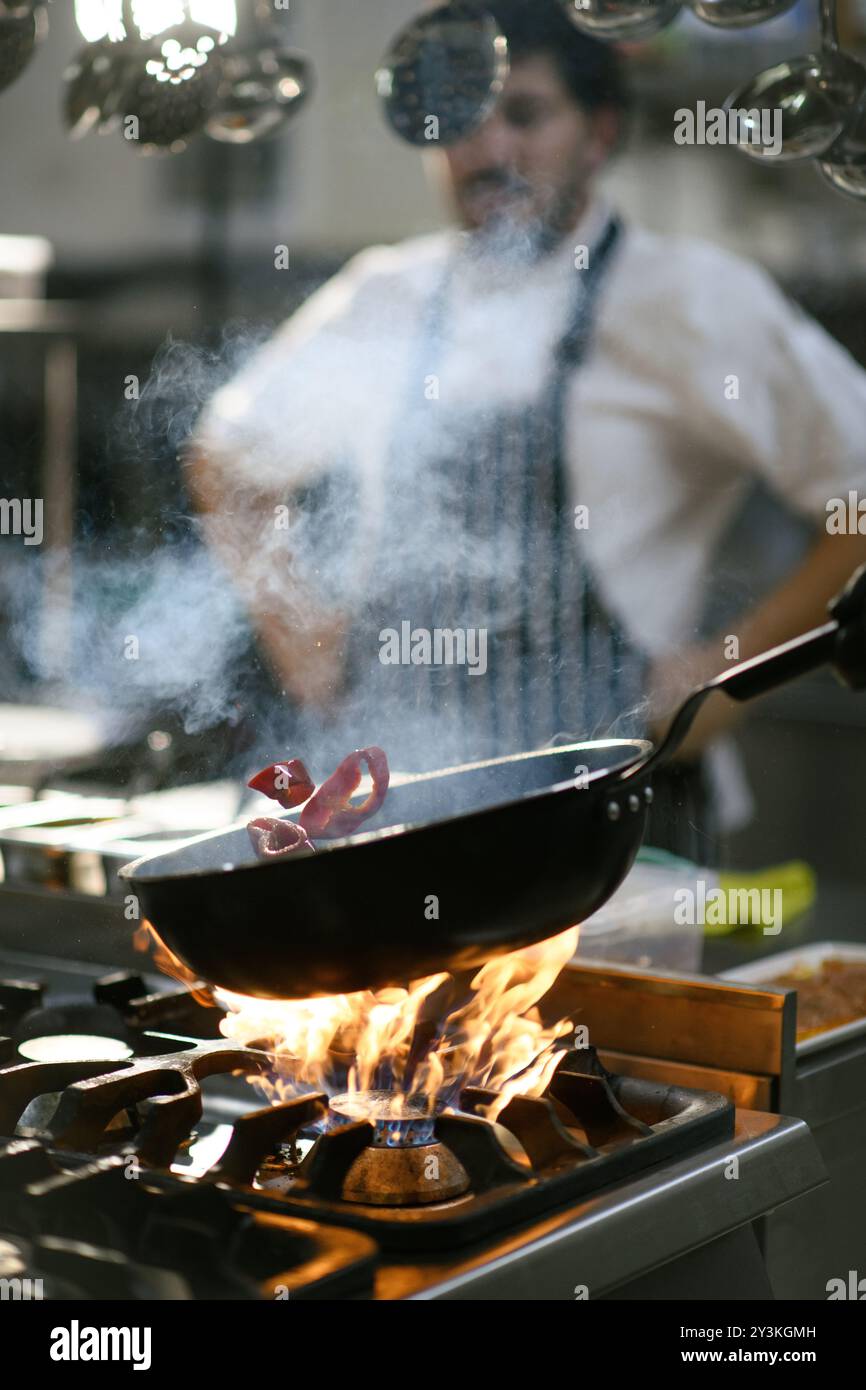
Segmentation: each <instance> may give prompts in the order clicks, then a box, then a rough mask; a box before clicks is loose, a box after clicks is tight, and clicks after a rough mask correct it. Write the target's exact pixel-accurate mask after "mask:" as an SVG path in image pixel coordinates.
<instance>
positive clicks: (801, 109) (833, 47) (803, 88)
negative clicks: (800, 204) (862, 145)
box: [725, 0, 866, 163]
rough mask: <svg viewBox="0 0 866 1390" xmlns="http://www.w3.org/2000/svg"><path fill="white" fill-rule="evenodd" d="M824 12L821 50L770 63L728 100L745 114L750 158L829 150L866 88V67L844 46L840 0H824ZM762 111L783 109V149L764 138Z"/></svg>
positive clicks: (743, 146) (745, 150)
mask: <svg viewBox="0 0 866 1390" xmlns="http://www.w3.org/2000/svg"><path fill="white" fill-rule="evenodd" d="M820 14H821V47H820V50H819V51H818V52H817V53H807V54H806V55H805V56H804V57H802V58H788V59H787V60H786V61H785V62H782V63H777V64H776V65H775V66H774V67H771V68H766V69H765V70H764V71H763V72H760V73H758V75H757V77H753V78H752V80H751V81H750V82H747V83H746V84H745V86H743V87H740V88H739V89H738V90H737V91H736V92H734V93H732V95H731V96H729V97H728V99H727V101H726V102H725V109H726V110H727V111H732V110H733V111H737V112H738V113H739V114H738V120H737V125H738V135H739V141H740V143H739V145H738V146H737V148H738V149H739V150H740V151H741V153H742V154H744V155H747V156H748V157H749V158H750V159H776V160H779V161H780V162H784V163H793V162H794V161H796V160H805V159H815V158H817V157H819V156H821V155H824V154H826V153H827V151H828V150H829V149H830V147H831V145H832V144H833V142H834V141H835V140H838V138H839V136H840V135H841V134H842V132H843V130H844V129H845V124H846V121H847V120H848V119H849V118H850V114H851V111H852V110H853V109H854V108H855V107H856V105H857V103H858V101H859V100H860V98H861V97H862V95H863V93H864V91H866V68H864V67H863V65H862V64H861V63H858V62H856V61H855V59H853V58H850V57H848V55H847V54H845V53H842V52H841V50H840V48H839V38H838V32H837V27H836V0H821V6H820ZM762 110H763V111H771V112H779V113H780V119H781V126H782V137H781V149H780V150H779V151H778V152H774V149H773V146H772V145H769V144H764V143H762V142H761V140H760V139H759V138H758V137H759V136H760V129H759V127H760V113H761V111H762ZM756 118H757V120H756Z"/></svg>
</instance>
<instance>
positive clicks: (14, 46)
mask: <svg viewBox="0 0 866 1390" xmlns="http://www.w3.org/2000/svg"><path fill="white" fill-rule="evenodd" d="M47 32H48V18H47V15H46V12H45V7H44V5H41V4H40V5H35V4H30V5H26V4H19V3H16V4H14V5H13V6H11V7H9V6H8V5H2V4H0V92H2V91H3V90H4V88H6V87H9V86H10V85H11V84H12V83H13V82H14V81H15V79H16V77H20V75H21V73H22V72H23V71H24V69H25V68H26V66H27V64H28V63H29V62H30V59H31V58H32V57H33V50H34V49H35V47H36V45H37V44H38V43H39V42H40V41H41V40H42V39H43V38H44V37H45V35H46V33H47Z"/></svg>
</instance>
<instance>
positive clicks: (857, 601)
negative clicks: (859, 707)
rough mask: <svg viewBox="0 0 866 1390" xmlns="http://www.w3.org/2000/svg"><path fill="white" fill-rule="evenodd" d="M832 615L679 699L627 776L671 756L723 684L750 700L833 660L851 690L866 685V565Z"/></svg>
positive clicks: (652, 769)
mask: <svg viewBox="0 0 866 1390" xmlns="http://www.w3.org/2000/svg"><path fill="white" fill-rule="evenodd" d="M827 606H828V609H829V612H830V621H829V622H827V623H824V624H823V626H821V627H816V628H813V629H812V630H811V632H804V633H803V634H802V636H800V637H792V638H791V640H790V641H789V642H783V643H782V644H781V646H779V647H773V648H772V649H771V650H770V651H768V652H762V653H761V654H760V655H759V656H753V657H751V658H750V659H749V660H748V661H742V662H740V664H739V665H737V666H732V667H731V668H730V670H728V671H723V672H722V673H721V675H718V676H714V677H713V679H712V680H709V681H707V682H706V684H705V685H699V686H698V687H697V688H696V689H695V690H693V691H692V693H691V694H690V695H689V696H688V697H687V698H686V700H684V702H683V703H682V704H681V705H680V707H679V709H678V710H677V712H676V714H675V715H674V717H673V719H672V720H671V723H670V726H669V728H668V730H667V733H666V734H665V736H664V738H663V739H662V741H661V743H660V744H658V746H657V747H656V748H654V749H653V750H652V752H651V753H649V754H647V756H646V758H644V759H643V760H642V761H641V762H639V763H636V764H633V765H632V767H630V768H628V769H627V770H626V772H625V773H624V774H623V780H625V779H627V778H632V777H634V776H636V775H640V776H641V777H644V776H646V774H647V773H650V772H656V771H657V770H658V769H659V768H661V767H664V766H665V765H666V764H667V763H669V762H670V761H671V759H672V758H673V757H674V755H675V754H676V753H677V751H678V749H679V748H681V747H682V744H683V741H684V739H685V737H686V734H687V733H688V732H689V729H690V728H691V727H692V724H693V723H694V720H695V716H696V714H697V712H698V710H699V709H700V708H701V705H702V704H703V703H704V701H705V700H706V698H707V696H708V695H712V693H713V692H714V691H715V690H721V691H723V692H724V693H725V695H727V696H729V697H730V699H732V700H740V701H741V700H751V699H753V698H754V697H755V696H757V695H764V694H766V692H767V691H768V690H775V688H776V687H777V686H780V685H784V684H785V683H786V682H787V681H790V680H794V679H795V678H796V677H797V676H803V675H805V674H806V672H807V671H814V670H816V669H817V668H818V667H819V666H825V665H830V666H832V668H833V670H834V671H835V673H836V675H837V676H838V677H839V679H840V680H841V681H842V682H843V684H845V685H847V686H850V688H851V689H852V690H863V689H866V565H861V566H860V568H859V569H858V570H855V571H854V573H853V574H852V576H851V578H850V579H849V580H848V583H847V584H846V585H845V588H844V589H843V590H842V592H841V593H839V594H837V595H836V597H835V598H834V599H832V600H831V601H830V603H829V604H828V605H827Z"/></svg>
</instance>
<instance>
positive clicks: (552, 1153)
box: [0, 1035, 734, 1251]
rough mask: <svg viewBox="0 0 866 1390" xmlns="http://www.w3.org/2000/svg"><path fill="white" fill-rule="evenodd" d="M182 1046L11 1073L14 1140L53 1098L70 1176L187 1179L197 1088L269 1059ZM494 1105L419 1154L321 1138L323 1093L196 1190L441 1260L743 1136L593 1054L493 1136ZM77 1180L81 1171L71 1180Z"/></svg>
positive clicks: (8, 1126) (250, 1142)
mask: <svg viewBox="0 0 866 1390" xmlns="http://www.w3.org/2000/svg"><path fill="white" fill-rule="evenodd" d="M166 1041H168V1039H167V1038H166V1037H165V1035H163V1045H165V1042H166ZM173 1041H174V1043H175V1044H176V1045H177V1048H178V1049H182V1050H176V1051H174V1052H169V1053H163V1054H162V1055H158V1056H144V1057H138V1058H135V1059H131V1060H130V1061H128V1062H125V1063H123V1064H121V1065H120V1066H118V1067H114V1068H113V1069H112V1070H110V1071H106V1069H105V1066H104V1064H96V1063H92V1062H91V1063H53V1064H42V1063H38V1062H33V1063H24V1064H19V1065H17V1066H12V1067H8V1068H6V1069H4V1070H0V1134H7V1135H12V1134H14V1133H15V1130H16V1126H17V1125H18V1123H19V1121H20V1119H21V1116H22V1115H23V1114H25V1112H26V1111H27V1109H28V1106H30V1105H32V1103H33V1102H34V1101H36V1099H37V1097H40V1096H43V1095H45V1093H48V1094H49V1095H51V1096H53V1097H54V1103H53V1108H52V1110H51V1113H50V1115H49V1116H48V1117H47V1119H46V1120H45V1122H44V1123H45V1126H46V1137H47V1139H48V1140H49V1142H50V1144H51V1146H52V1148H53V1150H54V1151H55V1152H56V1153H57V1154H60V1155H62V1154H64V1153H65V1154H68V1155H69V1160H70V1162H71V1166H73V1167H74V1162H72V1160H73V1156H74V1155H78V1156H91V1157H92V1156H93V1155H98V1154H100V1153H102V1154H104V1153H105V1152H106V1150H109V1151H110V1150H112V1149H114V1150H115V1152H121V1153H122V1154H125V1155H127V1156H129V1155H132V1156H134V1157H135V1159H136V1161H137V1162H139V1163H141V1164H142V1165H144V1166H145V1167H147V1168H148V1169H151V1170H154V1171H153V1172H150V1173H149V1174H148V1181H149V1182H151V1180H152V1181H153V1182H154V1183H156V1184H157V1186H159V1183H160V1182H161V1181H162V1178H163V1175H165V1176H166V1177H167V1178H168V1180H170V1181H172V1182H175V1181H177V1180H178V1179H177V1178H176V1177H175V1176H174V1175H167V1173H166V1170H168V1168H169V1166H170V1165H171V1164H172V1163H173V1162H174V1160H175V1157H176V1155H177V1153H178V1150H179V1149H180V1148H181V1147H182V1146H183V1145H184V1144H185V1143H187V1142H188V1141H189V1138H190V1136H191V1134H192V1133H193V1131H194V1129H195V1126H196V1125H197V1124H198V1123H199V1121H200V1119H201V1115H202V1097H201V1088H200V1084H199V1083H200V1081H201V1080H202V1079H204V1078H205V1077H208V1076H213V1075H217V1074H220V1073H229V1072H233V1071H238V1070H239V1071H242V1072H244V1073H245V1074H247V1075H253V1074H255V1073H257V1072H258V1073H262V1074H266V1073H268V1072H269V1071H270V1070H271V1067H272V1058H271V1057H270V1056H269V1054H268V1053H267V1051H265V1050H264V1049H259V1048H255V1047H253V1048H249V1047H247V1048H243V1047H238V1046H237V1045H235V1044H234V1043H230V1042H227V1041H225V1040H223V1041H221V1042H204V1043H200V1044H198V1045H196V1046H192V1047H190V1046H189V1045H188V1044H189V1040H188V1039H182V1038H177V1039H174V1040H173ZM492 1098H493V1095H492V1093H491V1092H485V1091H482V1090H479V1089H477V1088H467V1089H466V1090H464V1092H463V1093H462V1096H461V1106H460V1113H454V1114H443V1115H439V1116H438V1117H436V1119H435V1121H434V1122H433V1125H432V1132H431V1133H429V1134H427V1135H423V1134H422V1136H421V1140H420V1142H419V1141H418V1136H417V1135H414V1136H413V1137H412V1140H411V1142H407V1143H405V1144H403V1143H401V1142H399V1138H398V1142H397V1143H396V1145H395V1146H393V1147H392V1146H391V1144H390V1143H388V1142H386V1143H384V1144H382V1143H380V1136H379V1133H378V1130H379V1126H378V1125H377V1123H376V1122H371V1121H370V1120H368V1119H352V1118H351V1116H349V1117H347V1116H345V1115H343V1116H339V1117H338V1118H339V1119H340V1120H341V1121H342V1122H341V1123H338V1124H336V1125H334V1127H331V1128H329V1129H327V1130H326V1131H325V1132H321V1131H322V1125H323V1123H324V1122H325V1121H326V1119H327V1116H328V1101H327V1098H326V1097H325V1096H324V1095H310V1096H305V1097H302V1098H300V1099H295V1100H290V1101H286V1102H283V1103H281V1104H276V1105H269V1106H266V1107H264V1108H262V1109H260V1110H255V1111H250V1112H248V1113H247V1114H245V1115H244V1116H242V1117H241V1118H239V1119H238V1120H236V1121H235V1124H234V1125H233V1127H232V1133H231V1137H230V1139H229V1142H228V1145H227V1147H226V1149H225V1150H224V1152H223V1154H222V1157H221V1158H220V1159H219V1161H218V1162H217V1163H216V1164H215V1165H213V1166H212V1167H211V1168H209V1169H208V1171H207V1172H205V1173H204V1174H203V1175H202V1176H201V1177H200V1178H198V1179H196V1180H195V1181H194V1182H193V1181H191V1180H189V1179H187V1180H185V1181H186V1182H187V1185H188V1186H190V1187H193V1188H194V1187H201V1188H205V1189H206V1188H208V1187H211V1188H214V1187H216V1188H217V1189H219V1190H222V1191H226V1192H229V1193H231V1194H233V1195H234V1197H235V1198H236V1199H240V1198H241V1197H242V1198H243V1201H244V1204H245V1206H247V1207H248V1208H249V1209H251V1210H256V1211H259V1212H272V1213H280V1214H282V1215H293V1216H295V1217H297V1218H300V1219H307V1220H313V1221H317V1222H325V1223H329V1224H335V1225H339V1226H342V1227H352V1228H355V1230H357V1231H362V1232H366V1233H368V1234H371V1235H374V1236H375V1238H376V1241H377V1243H378V1244H379V1246H380V1247H382V1248H383V1249H386V1250H388V1249H391V1250H413V1251H419V1250H430V1251H433V1250H443V1249H447V1248H453V1247H454V1246H457V1245H460V1244H465V1243H469V1242H472V1241H477V1240H481V1239H483V1238H484V1237H486V1236H488V1235H490V1234H492V1233H500V1232H501V1231H502V1230H503V1229H504V1228H506V1227H508V1226H514V1225H517V1224H519V1223H520V1222H522V1221H524V1220H528V1219H529V1218H531V1217H533V1216H535V1215H537V1214H539V1213H541V1212H544V1211H547V1210H550V1209H552V1208H555V1207H557V1206H561V1205H563V1204H565V1203H567V1202H571V1201H575V1200H578V1199H580V1198H583V1197H586V1196H588V1195H590V1194H591V1193H593V1192H596V1191H598V1190H599V1189H601V1188H602V1187H606V1186H608V1185H609V1184H611V1183H614V1182H618V1181H621V1180H623V1179H625V1178H628V1177H631V1176H634V1175H635V1174H637V1173H639V1172H641V1171H643V1170H645V1169H646V1168H648V1167H650V1166H653V1165H656V1164H659V1163H662V1162H664V1161H665V1160H668V1159H670V1158H672V1157H674V1156H676V1155H679V1154H682V1153H685V1152H688V1151H690V1150H693V1149H695V1148H697V1147H701V1146H705V1145H707V1144H710V1143H713V1142H718V1141H719V1140H721V1139H724V1138H727V1137H729V1136H731V1135H732V1134H733V1127H734V1109H733V1106H732V1105H731V1103H730V1102H729V1101H728V1100H726V1099H725V1098H724V1097H723V1096H720V1095H716V1094H713V1093H709V1092H702V1091H694V1090H687V1089H685V1088H683V1087H678V1086H668V1085H664V1084H660V1083H655V1082H651V1081H647V1080H644V1079H638V1078H631V1077H624V1076H615V1075H612V1074H611V1073H609V1072H608V1071H607V1070H606V1069H605V1068H604V1067H603V1065H602V1064H601V1062H600V1061H599V1059H598V1057H597V1055H596V1053H595V1051H594V1050H593V1049H591V1048H588V1049H585V1050H582V1051H579V1052H569V1053H566V1054H565V1055H564V1056H563V1059H562V1061H561V1063H560V1065H559V1067H558V1068H557V1070H556V1072H555V1073H554V1076H553V1079H552V1081H551V1083H550V1085H549V1087H548V1090H547V1092H546V1094H545V1095H544V1096H543V1097H539V1098H530V1097H515V1098H513V1099H512V1100H510V1101H509V1102H508V1104H507V1105H506V1106H505V1107H504V1109H503V1110H502V1111H501V1113H500V1114H499V1117H498V1124H497V1125H493V1124H491V1123H490V1122H489V1121H488V1120H487V1119H485V1118H483V1115H482V1112H483V1109H484V1107H485V1106H486V1104H487V1103H488V1102H489V1101H490V1100H491V1099H492ZM118 1117H122V1122H121V1123H120V1125H118ZM333 1119H334V1116H333V1113H332V1116H331V1120H332V1121H333ZM301 1141H304V1142H301ZM310 1141H312V1142H311V1143H310ZM515 1141H516V1145H515ZM517 1145H519V1146H520V1149H522V1153H521V1154H520V1161H518V1158H516V1157H515V1156H514V1151H515V1148H516V1146H517ZM306 1146H309V1147H308V1148H307V1152H306V1153H305V1154H302V1152H301V1150H302V1149H303V1148H304V1147H306ZM433 1160H435V1161H433ZM79 1161H81V1160H79ZM68 1166H69V1165H68ZM159 1170H163V1174H162V1175H161V1174H160V1172H159ZM76 1180H77V1181H85V1180H86V1175H85V1178H79V1177H78V1176H77V1175H76V1174H74V1173H73V1174H72V1175H70V1176H69V1178H68V1182H70V1183H71V1182H75V1181H76ZM33 1195H34V1198H35V1197H36V1196H38V1194H33ZM67 1196H68V1197H69V1198H70V1199H72V1197H73V1194H72V1192H71V1190H70V1191H69V1192H68V1193H67ZM76 1200H77V1199H76Z"/></svg>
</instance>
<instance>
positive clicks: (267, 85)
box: [205, 46, 313, 145]
mask: <svg viewBox="0 0 866 1390" xmlns="http://www.w3.org/2000/svg"><path fill="white" fill-rule="evenodd" d="M223 69H224V76H223V81H222V84H221V86H220V89H219V92H218V94H217V99H216V103H215V105H214V109H213V110H212V111H211V114H210V115H209V116H208V119H207V121H206V123H205V134H206V135H209V136H210V137H211V139H212V140H221V141H223V142H224V143H226V144H230V145H249V144H251V143H252V142H253V140H261V139H264V138H265V137H266V136H268V135H272V134H273V133H274V131H276V130H278V129H279V127H280V126H282V125H284V124H285V123H286V122H287V121H288V120H291V119H293V118H294V117H295V116H296V115H297V114H298V112H299V111H300V109H301V107H302V106H303V105H304V104H305V103H306V101H307V100H308V99H309V97H310V95H311V93H312V90H313V68H312V64H311V63H310V62H309V60H308V59H307V58H306V57H305V56H304V54H303V53H298V52H296V51H295V50H294V49H287V48H278V47H276V46H274V47H256V48H253V49H250V50H247V51H245V52H238V51H237V50H235V51H232V52H231V53H229V54H227V55H226V56H225V58H224V60H223Z"/></svg>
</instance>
